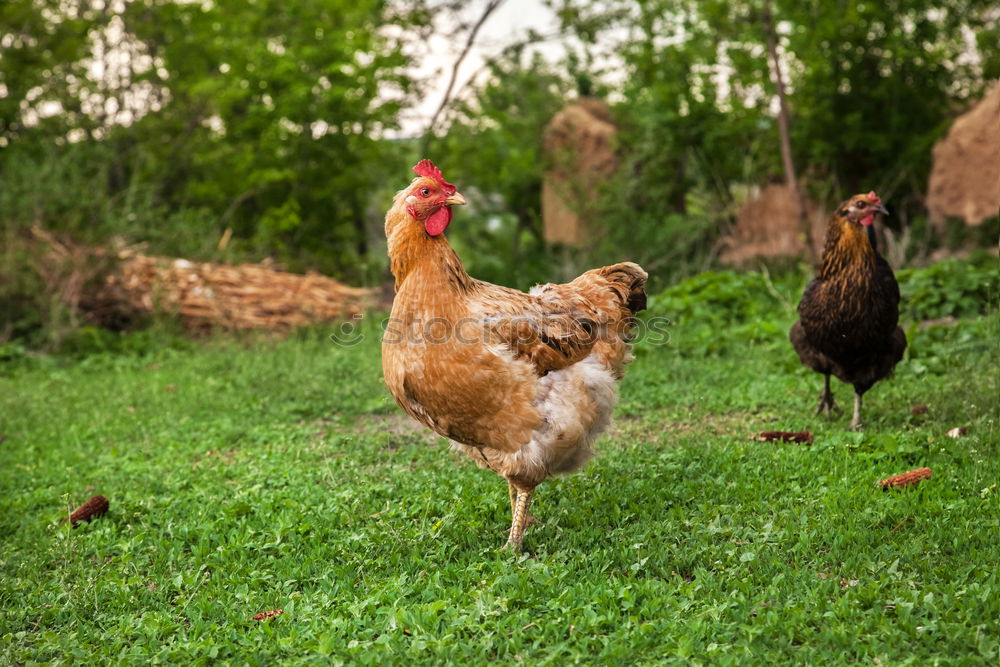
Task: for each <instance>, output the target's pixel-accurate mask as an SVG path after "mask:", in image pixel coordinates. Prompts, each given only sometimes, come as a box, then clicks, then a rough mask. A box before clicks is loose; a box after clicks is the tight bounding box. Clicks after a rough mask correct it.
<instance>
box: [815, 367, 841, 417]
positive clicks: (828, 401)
mask: <svg viewBox="0 0 1000 667" xmlns="http://www.w3.org/2000/svg"><path fill="white" fill-rule="evenodd" d="M840 413H841V410H840V408H839V407H837V403H836V401H834V400H833V392H832V391H830V374H829V373H827V374H826V384H825V385H824V386H823V393H822V394H820V395H819V407H818V408H817V409H816V414H818V415H831V414H838V415H839V414H840Z"/></svg>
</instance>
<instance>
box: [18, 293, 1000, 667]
mask: <svg viewBox="0 0 1000 667" xmlns="http://www.w3.org/2000/svg"><path fill="white" fill-rule="evenodd" d="M797 287H798V286H794V289H797ZM794 289H793V288H789V290H788V294H792V293H793V291H794ZM761 298H764V297H761ZM776 298H777V297H776ZM655 301H656V300H654V303H655ZM660 303H661V304H662V303H665V302H663V301H662V300H661V302H660ZM772 306H773V311H774V314H773V316H772V317H771V319H768V320H762V321H759V322H756V323H749V322H748V323H746V324H745V325H744V326H742V327H735V328H731V329H726V328H719V329H717V330H714V331H711V336H714V338H715V339H717V340H718V341H722V344H720V345H714V344H713V345H707V344H705V343H706V341H707V340H709V339H708V338H706V335H707V334H705V332H701V333H697V332H698V331H699V330H698V327H697V326H696V324H695V323H692V322H688V323H685V322H684V321H683V320H681V321H678V322H677V323H676V324H675V326H674V327H673V328H672V330H671V337H672V342H671V343H670V344H668V345H663V346H653V345H649V344H641V345H640V346H639V349H638V358H637V360H636V362H635V363H634V364H633V365H632V367H631V368H630V369H629V374H628V376H627V377H626V379H625V381H624V382H623V384H622V401H621V403H620V405H619V408H618V411H617V420H616V423H615V425H614V426H613V427H612V430H611V432H609V433H608V434H607V435H606V436H604V437H603V438H602V439H601V441H600V443H599V450H600V452H601V454H600V456H599V457H598V458H597V459H596V460H595V461H594V462H593V463H591V465H590V466H589V467H587V468H586V469H585V470H584V471H583V472H581V473H579V474H576V475H573V476H569V477H563V478H559V479H555V480H550V481H548V482H546V483H545V484H543V485H542V486H541V487H540V488H539V492H538V494H537V496H536V505H535V506H534V508H533V510H534V513H535V514H536V515H537V516H538V518H539V519H541V520H542V521H543V522H544V524H543V525H541V526H536V527H533V528H531V529H529V531H528V534H527V537H526V541H525V548H526V550H527V552H528V553H526V554H524V555H522V556H519V557H518V556H512V555H509V554H508V553H506V552H501V551H499V550H498V547H499V546H500V545H501V544H502V543H503V541H504V539H505V537H506V529H507V527H508V525H509V523H508V522H509V508H508V505H507V490H506V486H505V484H504V483H503V482H502V481H501V480H500V479H499V478H497V477H495V476H494V475H492V474H491V473H489V472H488V471H484V470H480V469H478V468H476V467H475V466H474V465H472V463H471V462H469V461H466V460H463V459H457V458H456V457H455V456H454V455H453V454H452V453H450V452H449V451H448V449H447V447H446V445H445V444H444V442H443V441H442V440H441V439H440V438H437V437H433V436H432V435H431V434H429V433H426V432H424V431H422V430H420V429H418V428H414V427H412V426H411V425H410V424H409V422H408V421H407V420H406V419H405V418H404V417H402V416H401V414H400V413H399V411H398V409H397V408H396V406H395V404H394V403H393V401H392V400H391V398H390V397H389V396H388V393H387V392H386V390H385V388H384V386H383V385H382V382H381V369H380V363H379V353H378V345H377V343H376V342H375V341H374V336H372V335H371V333H372V332H371V331H369V336H368V340H367V341H366V342H364V343H363V344H361V345H360V346H358V347H354V348H344V347H338V346H337V345H335V344H333V343H332V342H330V341H329V340H327V339H326V338H325V337H323V336H321V335H317V334H316V332H313V333H307V334H303V335H300V336H297V337H295V338H294V339H291V340H287V341H283V342H273V343H268V342H261V341H258V342H242V343H241V342H238V341H229V342H226V341H210V342H207V343H204V344H198V345H195V344H190V343H181V344H177V345H168V346H163V347H160V348H155V349H154V347H153V346H151V345H138V346H136V347H137V349H135V350H132V351H127V350H126V351H120V350H119V351H115V352H112V353H100V354H91V355H89V356H81V357H77V358H75V359H68V358H65V357H63V358H47V357H46V358H31V357H28V358H23V357H19V358H18V359H15V360H14V361H9V362H7V363H6V364H4V365H0V434H2V435H3V436H5V438H6V439H5V440H4V441H3V442H2V444H0V489H2V491H3V493H2V496H0V497H2V500H0V512H2V516H3V517H4V518H5V520H4V521H3V523H2V524H0V577H2V581H0V663H32V662H49V661H64V662H82V663H101V664H106V663H135V664H146V663H149V662H171V663H188V662H191V661H200V662H208V661H211V660H212V659H220V660H225V661H227V662H229V661H231V662H235V663H249V664H262V663H274V662H276V661H287V662H292V663H320V664H325V663H327V662H343V663H351V664H355V663H357V664H366V663H367V664H413V663H441V662H445V661H453V662H456V663H463V664H482V663H484V662H486V661H497V662H501V663H505V664H515V663H518V662H522V661H523V662H525V663H528V662H530V663H535V664H556V665H561V664H566V663H573V662H582V663H588V664H624V663H626V662H628V663H640V664H641V663H669V662H677V663H684V664H689V663H690V662H692V661H693V662H694V663H703V664H763V663H765V662H771V661H773V662H781V663H790V662H791V663H797V664H844V663H851V662H864V663H869V664H871V663H873V661H875V660H876V659H878V660H880V661H881V664H894V665H896V664H921V665H922V664H932V663H942V664H996V663H997V661H998V660H1000V627H998V625H997V619H998V618H1000V579H998V573H997V563H1000V486H998V480H1000V458H998V441H1000V426H998V420H1000V414H998V413H1000V409H998V404H997V403H998V398H997V397H998V395H1000V373H998V361H997V360H998V356H997V353H998V350H997V343H996V341H997V339H998V334H1000V317H998V316H997V315H991V316H977V317H969V318H966V319H963V320H962V321H961V322H960V323H959V324H958V326H954V327H935V328H929V329H917V328H912V329H911V330H910V332H909V333H910V350H909V352H908V357H907V359H905V360H904V362H903V363H902V364H901V365H900V366H899V368H898V370H897V374H896V376H895V378H893V379H892V380H889V381H887V382H883V383H880V384H878V385H876V387H875V388H874V389H873V390H872V391H871V392H870V393H869V395H868V399H867V401H866V406H865V416H866V429H865V431H864V432H862V433H851V432H848V431H846V430H845V427H846V425H847V422H848V420H849V417H848V416H847V415H845V416H842V417H840V418H837V419H832V420H828V419H825V418H821V417H816V416H814V414H813V411H814V408H815V400H816V397H817V395H818V392H819V389H820V383H821V378H820V376H818V375H816V374H813V373H810V372H808V371H807V370H806V369H804V368H802V367H801V366H800V365H799V363H798V360H797V358H796V357H795V354H794V352H793V351H792V349H791V347H790V345H789V344H788V343H787V342H786V339H785V331H786V330H787V326H788V324H790V322H791V321H792V314H791V311H790V310H789V307H788V306H787V304H786V305H782V304H781V303H779V302H778V301H776V302H775V303H774V304H772ZM661 307H662V306H661ZM667 314H669V311H668V313H667ZM751 324H752V325H753V326H751ZM748 327H749V328H748ZM15 356H17V355H15ZM836 393H837V397H838V400H839V401H840V403H841V404H842V405H843V406H844V407H845V408H849V407H850V400H851V394H850V390H849V388H848V387H846V386H844V385H839V384H838V386H837V387H836ZM921 403H922V404H926V405H927V406H928V408H929V409H928V412H927V413H926V414H922V415H913V414H911V407H912V406H913V405H915V404H921ZM956 426H965V427H967V428H968V433H967V435H965V436H964V437H962V438H959V439H952V438H949V437H947V436H946V432H947V431H948V430H949V429H951V428H953V427H956ZM768 429H789V430H800V429H810V430H812V431H814V432H815V435H816V441H815V444H814V445H812V446H811V447H808V446H803V445H795V444H780V443H760V442H756V441H754V440H752V439H751V436H752V435H753V434H755V433H757V432H759V431H761V430H768ZM920 466H930V467H931V468H933V469H934V477H933V478H932V479H931V480H929V481H926V482H923V483H922V484H920V485H919V486H917V487H914V488H910V489H907V490H904V491H900V492H889V493H884V492H881V491H879V490H877V489H876V488H875V487H874V484H875V482H876V481H877V480H879V479H881V478H883V477H886V476H888V475H891V474H894V473H898V472H903V471H906V470H909V469H912V468H916V467H920ZM95 493H101V494H104V495H106V496H107V497H108V498H109V499H110V500H111V511H110V512H109V513H108V514H107V515H106V516H105V517H103V518H100V519H98V520H96V521H94V522H92V523H90V524H84V525H82V526H81V527H80V528H77V529H75V530H74V529H71V528H69V527H68V526H66V525H65V524H62V523H60V522H59V520H60V518H61V517H64V516H65V515H66V514H67V512H68V511H69V510H70V509H71V508H73V507H75V506H77V505H79V504H80V503H81V502H82V501H84V500H85V499H86V498H88V497H89V496H91V495H93V494H95ZM274 608H283V609H284V610H285V613H284V615H283V616H280V617H278V618H276V619H274V620H271V621H269V622H267V623H257V622H254V621H252V620H251V619H252V616H253V615H254V614H256V613H257V612H260V611H264V610H268V609H274Z"/></svg>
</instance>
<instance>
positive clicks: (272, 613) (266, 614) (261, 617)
mask: <svg viewBox="0 0 1000 667" xmlns="http://www.w3.org/2000/svg"><path fill="white" fill-rule="evenodd" d="M284 613H285V610H284V609H269V610H268V611H262V612H260V613H259V614H256V615H255V616H254V617H253V620H255V621H269V620H271V619H272V618H274V617H276V616H281V615H282V614H284Z"/></svg>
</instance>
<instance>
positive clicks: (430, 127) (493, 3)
mask: <svg viewBox="0 0 1000 667" xmlns="http://www.w3.org/2000/svg"><path fill="white" fill-rule="evenodd" d="M504 2H505V0H489V1H488V2H487V3H486V7H484V8H483V13H482V15H481V16H480V17H479V20H478V21H476V23H475V25H473V26H472V29H471V30H470V31H469V38H468V39H467V40H466V42H465V48H463V49H462V52H461V53H460V54H458V58H456V59H455V64H454V65H452V68H451V78H450V79H449V80H448V87H447V88H446V89H445V91H444V98H442V100H441V104H440V105H439V106H438V108H437V111H435V112H434V115H433V116H431V120H430V122H428V123H427V129H426V130H425V131H424V140H423V142H422V144H421V154H426V153H427V149H428V147H429V146H430V142H431V138H432V137H433V136H434V134H433V131H434V126H435V124H436V123H437V120H438V117H439V116H440V115H441V113H442V112H443V111H444V110H445V108H446V107H447V106H448V103H449V102H450V101H451V94H452V91H453V90H454V88H455V81H456V80H457V79H458V68H459V67H461V66H462V62H463V61H464V60H465V57H466V56H467V55H469V51H471V50H472V45H473V44H474V43H475V41H476V35H477V34H478V33H479V29H480V28H482V27H483V24H484V23H486V19H488V18H489V17H490V14H492V13H493V12H494V11H495V10H496V9H497V8H498V7H499V6H500V5H502V4H503V3H504Z"/></svg>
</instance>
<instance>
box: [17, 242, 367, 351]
mask: <svg viewBox="0 0 1000 667" xmlns="http://www.w3.org/2000/svg"><path fill="white" fill-rule="evenodd" d="M32 232H33V233H34V235H35V237H36V238H38V239H40V240H42V241H44V242H45V246H46V251H45V252H44V253H43V254H42V256H41V258H40V260H39V262H38V266H37V267H36V268H37V270H38V272H39V274H40V275H42V277H43V279H44V280H45V282H46V285H47V289H48V291H49V293H50V294H53V295H54V296H55V297H57V298H58V299H59V300H60V301H61V302H63V303H64V304H65V305H66V306H67V307H69V308H70V309H71V311H74V312H78V313H80V314H81V315H83V316H84V317H85V318H86V319H87V320H88V321H90V322H92V323H94V324H98V325H102V326H108V327H111V328H121V327H123V326H127V325H128V323H130V322H132V321H134V320H136V319H137V318H142V317H143V316H148V315H152V314H153V313H157V312H163V313H169V314H173V315H176V316H177V317H179V318H180V321H181V322H182V323H183V325H184V326H185V327H186V328H187V329H188V330H191V331H199V330H207V329H216V328H219V329H227V330H236V329H263V330H267V331H278V332H285V331H290V330H291V329H294V328H297V327H302V326H306V325H309V324H317V323H322V322H330V321H333V320H338V319H343V318H350V317H354V316H356V315H360V314H362V313H364V312H365V311H366V310H370V309H373V308H377V307H383V306H384V305H385V304H382V303H380V301H379V293H380V290H378V289H370V288H360V287H350V286H348V285H344V284H343V283H340V282H338V281H336V280H334V279H332V278H328V277H326V276H322V275H320V274H318V273H308V274H305V275H300V274H294V273H288V272H285V271H279V270H277V269H275V268H274V267H273V266H271V265H270V264H267V263H263V264H242V265H239V266H232V265H228V264H214V263H210V262H191V261H188V260H186V259H176V258H171V257H156V256H152V255H146V254H143V253H142V252H139V251H138V250H137V249H136V248H130V247H123V248H118V249H116V250H108V249H103V248H100V249H94V248H84V247H80V246H76V245H73V244H71V243H69V242H66V241H64V240H59V239H56V238H55V237H54V236H53V235H51V234H49V233H47V232H44V231H42V230H39V229H37V228H36V229H33V230H32Z"/></svg>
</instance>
